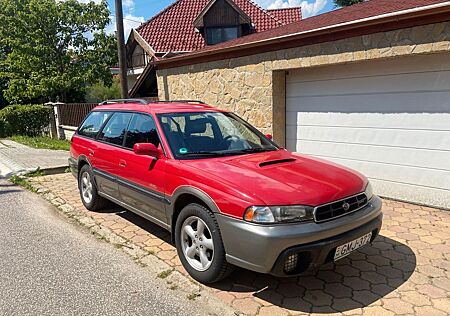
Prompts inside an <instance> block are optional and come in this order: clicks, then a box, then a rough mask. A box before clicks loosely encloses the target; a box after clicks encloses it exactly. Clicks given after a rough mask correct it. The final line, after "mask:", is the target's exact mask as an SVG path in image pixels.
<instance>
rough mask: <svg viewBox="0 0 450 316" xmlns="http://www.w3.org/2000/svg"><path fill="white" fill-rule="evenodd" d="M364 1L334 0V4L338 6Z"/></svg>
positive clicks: (362, 0)
mask: <svg viewBox="0 0 450 316" xmlns="http://www.w3.org/2000/svg"><path fill="white" fill-rule="evenodd" d="M364 1H365V0H334V5H335V6H336V7H348V6H351V5H354V4H357V3H361V2H364Z"/></svg>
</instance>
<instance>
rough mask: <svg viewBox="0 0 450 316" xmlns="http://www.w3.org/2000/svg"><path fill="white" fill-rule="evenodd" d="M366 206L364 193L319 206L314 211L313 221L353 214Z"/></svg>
mask: <svg viewBox="0 0 450 316" xmlns="http://www.w3.org/2000/svg"><path fill="white" fill-rule="evenodd" d="M366 204H367V197H366V195H365V194H364V193H361V194H358V195H354V196H351V197H348V198H346V199H343V200H339V201H336V202H332V203H328V204H325V205H321V206H318V207H316V208H315V210H314V220H315V221H316V222H323V221H327V220H330V219H333V218H336V217H339V216H342V215H344V214H348V213H351V212H354V211H356V210H358V209H360V208H362V207H363V206H365V205H366Z"/></svg>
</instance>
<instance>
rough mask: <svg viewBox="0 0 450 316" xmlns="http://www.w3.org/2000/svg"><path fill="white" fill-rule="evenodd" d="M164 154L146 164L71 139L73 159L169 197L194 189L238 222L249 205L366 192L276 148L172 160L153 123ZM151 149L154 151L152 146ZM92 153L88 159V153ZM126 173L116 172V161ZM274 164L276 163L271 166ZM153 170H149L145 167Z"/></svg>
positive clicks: (159, 107)
mask: <svg viewBox="0 0 450 316" xmlns="http://www.w3.org/2000/svg"><path fill="white" fill-rule="evenodd" d="M96 110H130V111H138V112H145V113H149V114H151V115H153V116H154V118H155V121H156V122H158V120H157V119H156V117H155V114H156V113H173V112H195V111H198V112H204V111H219V110H217V109H215V108H212V107H210V106H206V105H194V104H182V103H175V104H174V103H158V104H149V105H140V104H120V105H118V104H114V105H104V106H99V107H97V108H96ZM157 125H158V126H157V127H158V130H159V134H160V135H161V137H162V139H161V142H162V144H163V146H164V149H165V153H166V156H165V155H162V156H161V157H160V158H159V159H157V160H155V163H154V164H150V163H151V161H152V160H154V158H153V157H150V156H141V155H137V154H136V153H134V152H133V151H132V150H127V149H122V148H118V147H115V146H111V145H107V144H103V143H99V142H96V141H93V140H90V139H87V138H83V137H80V136H77V135H75V136H74V137H73V140H72V146H71V155H72V157H74V158H75V159H77V158H78V157H79V156H80V155H84V156H85V157H87V159H88V160H89V162H90V163H91V165H92V166H93V167H95V168H99V169H102V170H103V169H104V171H107V172H109V173H112V174H114V175H117V176H119V177H122V178H124V179H126V180H128V181H131V182H133V183H136V184H139V185H141V186H145V187H147V188H148V189H151V190H153V191H157V192H159V193H162V194H165V196H166V197H168V198H170V197H171V196H172V195H174V194H175V192H176V190H177V189H178V188H180V187H182V186H192V187H195V188H197V189H199V190H201V191H203V192H204V193H206V194H207V195H208V196H210V197H211V199H212V200H213V201H214V202H215V204H216V205H217V206H218V207H219V209H220V211H221V212H223V213H225V214H227V215H230V216H233V217H239V218H242V216H243V214H244V211H245V209H246V208H247V207H249V206H252V205H294V204H301V205H310V206H316V205H320V204H324V203H327V202H330V201H333V200H337V199H341V198H344V197H347V196H350V195H353V194H356V193H359V192H362V191H364V188H365V186H366V184H367V179H366V178H365V177H364V176H363V175H361V174H360V173H358V172H356V171H353V170H351V169H348V168H346V167H343V166H340V165H337V164H334V163H332V162H328V161H325V160H321V159H318V158H313V157H309V156H305V155H301V154H297V153H292V152H289V151H287V150H285V149H280V150H277V151H271V152H261V153H253V154H246V155H239V156H228V157H216V158H204V159H193V160H176V159H174V158H173V156H172V154H171V153H170V149H169V146H168V145H167V141H166V139H165V137H164V134H163V131H162V129H161V127H160V126H159V124H158V123H157ZM153 147H154V146H153ZM92 150H93V151H94V155H93V156H90V155H89V151H92ZM121 160H124V161H126V163H127V165H126V168H120V166H119V165H120V161H121ZM273 162H277V163H273ZM149 164H150V165H151V168H150V169H149V168H148V166H149Z"/></svg>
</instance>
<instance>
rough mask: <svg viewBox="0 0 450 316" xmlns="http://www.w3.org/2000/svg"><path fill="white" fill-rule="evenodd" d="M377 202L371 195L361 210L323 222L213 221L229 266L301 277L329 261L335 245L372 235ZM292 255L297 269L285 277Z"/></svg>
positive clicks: (378, 207) (378, 209)
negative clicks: (297, 266)
mask: <svg viewBox="0 0 450 316" xmlns="http://www.w3.org/2000/svg"><path fill="white" fill-rule="evenodd" d="M382 217H383V215H382V213H381V199H380V198H379V197H377V196H374V197H373V198H372V199H371V200H370V201H369V203H368V204H367V205H366V206H365V207H364V208H362V209H360V210H358V211H356V212H354V213H350V214H348V215H345V216H343V217H340V218H336V219H334V220H330V221H328V222H323V223H315V222H307V223H298V224H278V225H259V224H253V223H248V222H245V221H243V220H240V219H235V218H231V217H228V216H224V215H218V216H217V220H218V223H219V227H220V230H221V235H222V238H223V243H224V246H225V252H226V258H227V261H228V262H229V263H232V264H234V265H237V266H240V267H243V268H246V269H249V270H253V271H256V272H260V273H271V274H274V275H277V276H292V275H295V274H301V273H303V272H305V271H307V270H310V269H313V268H315V267H317V266H319V265H321V264H323V263H325V262H328V261H330V260H332V259H333V255H334V251H335V249H336V247H337V246H339V245H342V244H344V243H346V242H349V241H351V240H353V239H356V238H358V237H360V236H362V235H364V234H366V233H369V232H372V239H371V241H373V239H374V238H375V237H376V236H377V235H378V233H379V231H380V229H381V222H382ZM293 253H298V254H299V258H300V260H299V262H302V265H301V267H300V266H299V269H296V270H295V274H287V273H286V272H285V271H284V269H283V267H284V263H285V261H286V259H287V258H288V257H289V255H291V254H293Z"/></svg>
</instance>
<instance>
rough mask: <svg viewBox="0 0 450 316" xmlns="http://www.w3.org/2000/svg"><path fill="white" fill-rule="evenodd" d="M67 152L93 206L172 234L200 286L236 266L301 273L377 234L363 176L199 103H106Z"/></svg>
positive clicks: (376, 210)
mask: <svg viewBox="0 0 450 316" xmlns="http://www.w3.org/2000/svg"><path fill="white" fill-rule="evenodd" d="M70 153H71V157H70V159H69V163H70V167H71V169H72V172H73V174H74V175H75V177H76V178H77V179H78V183H79V190H80V196H81V200H82V201H83V204H84V205H85V207H86V208H87V209H89V210H97V209H99V208H101V207H104V206H105V202H106V201H108V200H109V201H113V202H114V203H117V204H119V205H121V206H123V207H124V208H126V209H128V210H130V211H132V212H134V213H136V214H139V215H141V216H142V217H145V218H146V219H148V220H150V221H152V222H154V223H156V224H158V225H160V226H162V227H164V228H165V229H167V230H169V231H170V232H171V234H172V238H173V241H174V243H175V244H176V248H177V251H178V255H179V257H180V259H181V262H182V264H183V266H184V268H185V269H186V270H187V271H188V272H189V274H190V275H191V276H192V277H193V278H194V279H196V280H198V281H200V282H203V283H212V282H216V281H218V280H220V279H223V278H224V277H226V276H227V275H228V274H229V273H230V272H231V271H232V269H233V267H234V266H239V267H243V268H246V269H249V270H253V271H257V272H260V273H270V274H273V275H276V276H294V275H298V274H301V273H304V272H305V271H309V270H311V269H314V268H316V267H318V266H319V265H321V264H323V263H326V262H329V261H335V260H338V259H340V258H342V257H345V256H346V255H348V254H349V253H350V252H352V251H353V250H355V249H357V248H359V247H362V246H364V245H366V244H368V243H370V242H372V241H373V240H374V238H375V237H376V236H377V234H378V233H379V231H380V228H381V222H382V213H381V200H380V198H378V197H377V196H375V195H373V193H372V190H371V186H370V184H369V182H368V180H367V179H366V177H364V176H363V175H361V174H360V173H358V172H356V171H353V170H350V169H348V168H345V167H343V166H339V165H336V164H334V163H331V162H328V161H325V160H322V159H318V158H314V157H309V156H306V155H302V154H298V153H292V152H290V151H288V150H286V149H284V148H281V147H279V146H278V145H277V144H275V143H274V142H273V141H272V140H271V137H270V135H263V134H262V133H260V132H259V131H258V130H257V129H256V128H254V127H253V126H251V125H250V124H248V123H247V122H245V121H244V120H242V119H241V118H239V117H238V116H237V115H235V114H233V113H230V112H227V111H222V110H219V109H216V108H214V107H211V106H208V105H206V104H203V103H201V102H197V101H170V102H168V101H167V102H153V103H148V102H146V101H144V100H135V99H126V100H113V101H105V102H103V103H102V104H101V105H99V106H98V107H96V108H95V109H94V110H93V111H92V112H91V113H90V114H89V115H88V116H87V117H86V119H85V120H84V122H83V123H82V124H81V126H80V127H79V128H78V130H77V132H76V133H75V135H74V136H73V138H72V145H71V149H70Z"/></svg>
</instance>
